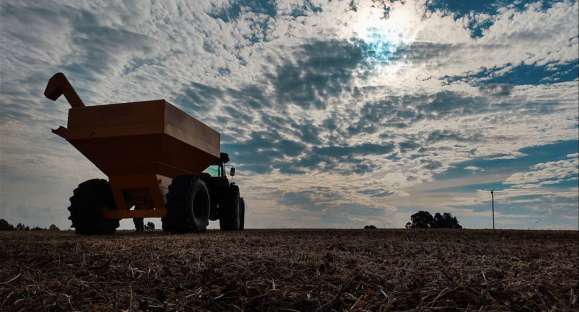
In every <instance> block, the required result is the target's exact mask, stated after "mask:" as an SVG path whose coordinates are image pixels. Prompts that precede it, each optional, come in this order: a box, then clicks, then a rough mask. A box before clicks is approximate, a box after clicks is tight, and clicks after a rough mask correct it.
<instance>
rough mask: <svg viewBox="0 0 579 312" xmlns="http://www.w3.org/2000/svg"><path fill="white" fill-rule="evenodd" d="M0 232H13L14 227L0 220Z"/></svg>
mask: <svg viewBox="0 0 579 312" xmlns="http://www.w3.org/2000/svg"><path fill="white" fill-rule="evenodd" d="M0 231H14V226H13V225H12V224H10V223H8V221H6V220H4V219H0Z"/></svg>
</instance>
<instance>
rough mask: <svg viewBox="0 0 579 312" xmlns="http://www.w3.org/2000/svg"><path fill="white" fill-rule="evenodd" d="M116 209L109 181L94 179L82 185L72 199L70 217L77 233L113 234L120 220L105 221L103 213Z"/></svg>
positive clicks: (69, 208)
mask: <svg viewBox="0 0 579 312" xmlns="http://www.w3.org/2000/svg"><path fill="white" fill-rule="evenodd" d="M111 209H115V200H114V198H113V192H112V191H111V186H110V184H109V182H108V181H107V180H102V179H92V180H88V181H85V182H83V183H81V184H80V185H79V186H78V187H77V188H76V189H75V190H74V195H73V196H72V197H71V198H70V207H68V210H69V211H70V217H68V219H69V220H70V221H72V227H74V229H75V231H76V233H78V234H83V235H94V234H112V233H114V232H115V230H116V229H117V228H118V227H119V220H115V219H105V218H104V217H103V216H102V214H101V211H103V210H111Z"/></svg>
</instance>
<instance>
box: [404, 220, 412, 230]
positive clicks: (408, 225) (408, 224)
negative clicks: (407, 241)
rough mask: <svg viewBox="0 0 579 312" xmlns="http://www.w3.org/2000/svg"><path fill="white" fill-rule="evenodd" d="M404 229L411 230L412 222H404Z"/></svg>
mask: <svg viewBox="0 0 579 312" xmlns="http://www.w3.org/2000/svg"><path fill="white" fill-rule="evenodd" d="M404 227H405V228H406V229H411V228H412V222H406V225H405V226H404Z"/></svg>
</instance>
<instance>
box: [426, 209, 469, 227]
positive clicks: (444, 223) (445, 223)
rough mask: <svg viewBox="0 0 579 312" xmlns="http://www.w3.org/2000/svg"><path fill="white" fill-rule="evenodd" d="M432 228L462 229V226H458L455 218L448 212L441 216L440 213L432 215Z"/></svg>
mask: <svg viewBox="0 0 579 312" xmlns="http://www.w3.org/2000/svg"><path fill="white" fill-rule="evenodd" d="M432 227H433V228H439V229H462V226H460V224H458V220H457V219H456V217H453V216H452V214H450V213H448V212H445V213H443V214H442V215H441V214H440V213H436V214H435V215H434V222H433V223H432Z"/></svg>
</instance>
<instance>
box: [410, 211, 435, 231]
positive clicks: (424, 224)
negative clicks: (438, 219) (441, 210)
mask: <svg viewBox="0 0 579 312" xmlns="http://www.w3.org/2000/svg"><path fill="white" fill-rule="evenodd" d="M410 220H412V228H413V229H428V228H430V226H431V224H432V222H433V220H434V218H433V217H432V215H431V214H430V212H428V211H419V212H417V213H415V214H413V215H411V216H410Z"/></svg>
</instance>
